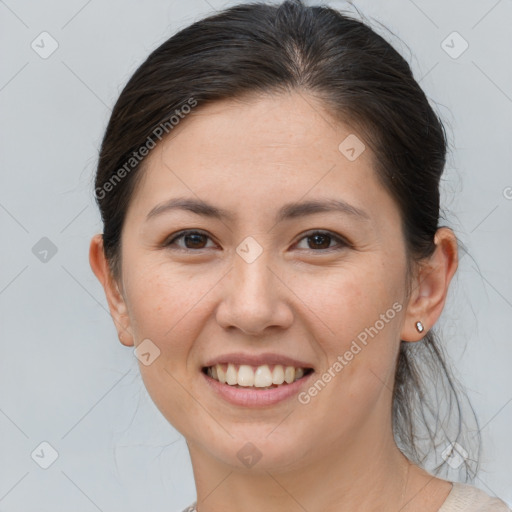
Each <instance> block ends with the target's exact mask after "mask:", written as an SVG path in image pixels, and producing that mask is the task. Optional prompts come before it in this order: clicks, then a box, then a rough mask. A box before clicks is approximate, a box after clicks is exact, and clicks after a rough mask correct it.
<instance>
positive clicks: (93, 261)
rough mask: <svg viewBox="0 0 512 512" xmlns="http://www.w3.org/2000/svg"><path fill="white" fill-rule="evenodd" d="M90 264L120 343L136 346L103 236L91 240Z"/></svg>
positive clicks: (99, 235)
mask: <svg viewBox="0 0 512 512" xmlns="http://www.w3.org/2000/svg"><path fill="white" fill-rule="evenodd" d="M89 263H90V265H91V269H92V271H93V272H94V275H95V276H96V277H97V279H98V281H99V282H100V283H101V285H102V286H103V289H104V291H105V296H106V298H107V302H108V307H109V310H110V315H111V317H112V320H113V321H114V324H115V327H116V329H117V333H118V337H119V341H120V342H121V343H122V344H123V345H126V346H127V347H132V346H133V345H134V340H133V334H132V329H131V326H130V317H129V315H128V310H127V307H126V303H125V300H124V297H123V295H122V293H121V292H120V290H119V286H118V283H117V282H116V280H115V279H114V278H113V276H112V273H111V270H110V267H109V265H108V261H107V259H106V258H105V254H104V251H103V235H102V234H101V233H100V234H97V235H94V237H93V238H92V240H91V245H90V248H89Z"/></svg>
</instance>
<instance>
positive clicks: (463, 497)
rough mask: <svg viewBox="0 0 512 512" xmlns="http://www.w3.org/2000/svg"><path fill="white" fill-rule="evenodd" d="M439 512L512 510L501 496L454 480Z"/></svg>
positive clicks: (502, 511)
mask: <svg viewBox="0 0 512 512" xmlns="http://www.w3.org/2000/svg"><path fill="white" fill-rule="evenodd" d="M439 512H512V511H511V509H510V508H509V507H508V506H507V504H506V503H505V502H504V501H502V500H500V499H499V498H493V497H491V496H489V494H487V493H486V492H484V491H482V490H481V489H478V488H477V487H473V486H472V485H469V484H463V483H460V482H453V488H452V490H451V492H450V494H449V495H448V497H447V498H446V500H445V502H444V503H443V505H442V506H441V508H440V509H439Z"/></svg>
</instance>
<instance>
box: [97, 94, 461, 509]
mask: <svg viewBox="0 0 512 512" xmlns="http://www.w3.org/2000/svg"><path fill="white" fill-rule="evenodd" d="M350 133H353V132H352V131H351V130H350V128H349V127H348V126H346V125H344V124H343V123H340V122H339V121H336V122H335V121H334V119H332V118H331V117H330V116H329V113H328V112H327V111H326V110H324V108H323V107H322V105H321V104H320V103H318V101H317V100H315V99H314V98H313V97H311V96H309V95H308V94H307V93H304V92H301V93H298V92H295V93H290V94H287V95H279V96H271V95H267V96H258V97H252V98H248V99H245V100H244V101H233V100H229V101H227V100H226V101H221V102H216V103H214V104H211V105H207V106H203V107H198V108H197V109H196V111H195V112H194V113H193V114H192V115H189V116H188V117H187V118H186V119H185V120H184V121H182V122H181V124H180V125H178V126H177V127H176V128H175V129H174V131H173V132H172V133H171V136H170V137H169V138H168V139H167V140H165V141H164V142H163V143H161V144H160V145H159V146H157V147H156V148H155V149H154V150H153V151H152V152H151V153H150V155H149V156H148V158H147V160H146V167H145V169H144V176H143V180H142V182H141V183H140V186H139V187H138V188H137V189H136V191H135V194H134V196H133V198H132V201H131V203H130V206H129V209H128V212H127V216H126V221H125V225H124V229H123V234H122V267H121V268H122V273H121V277H120V278H119V279H118V280H115V279H114V278H113V276H112V274H111V273H110V271H109V268H108V265H107V262H106V260H105V258H104V255H103V247H102V239H101V235H96V236H94V237H93V239H92V241H91V246H90V263H91V267H92V269H93V271H94V273H95V275H96V276H97V278H98V279H99V280H100V282H101V283H102V285H103V287H104V289H105V293H106V297H107V300H108V304H109V308H110V312H111V315H112V318H113V320H114V322H115V324H116V327H117V330H118V333H119V338H120V340H121V342H122V343H123V344H124V345H126V346H129V347H131V346H138V345H139V344H140V343H141V342H142V340H144V339H150V340H151V341H152V342H153V343H154V344H155V345H156V346H157V347H158V348H159V350H160V355H159V357H157V358H156V359H155V360H154V362H153V363H152V364H150V365H148V366H146V365H144V364H142V363H139V366H140V371H141V375H142V378H143V380H144V383H145V386H146V387H147V389H148V392H149V394H150V396H151V397H152V399H153V400H154V402H155V404H156V405H157V407H158V408H159V409H160V411H161V412H162V414H163V415H164V417H165V418H166V419H167V420H168V421H169V422H170V423H171V424H172V425H173V426H174V427H175V428H176V429H177V430H179V431H180V432H181V433H182V434H183V435H184V437H185V438H186V441H187V444H188V447H189V451H190V455H191V460H192V465H193V470H194V476H195V480H196V488H197V495H198V511H199V512H220V511H223V512H231V511H233V512H234V511H239V510H245V511H250V512H252V511H254V512H256V511H261V510H269V511H277V510H287V511H303V510H307V511H308V512H320V511H324V512H334V511H336V512H348V511H356V510H364V511H373V510H375V511H377V510H379V512H386V511H393V512H396V511H397V510H401V511H402V512H408V511H413V510H415V511H417V510H422V511H425V512H430V511H431V512H434V511H437V510H438V508H439V507H440V506H441V504H442V503H443V501H444V500H445V498H446V496H447V495H448V493H449V492H450V490H451V483H450V482H447V481H445V480H440V479H437V478H435V477H433V476H432V475H430V474H429V473H427V472H425V471H424V470H422V469H420V468H419V467H417V466H414V465H411V464H410V463H409V462H408V461H407V459H406V458H405V457H404V456H403V455H402V453H401V452H400V451H399V449H398V448H397V446H396V444H395V441H394V439H393V434H392V423H391V404H392V393H391V390H392V388H393V380H394V371H395V361H396V357H397V354H398V350H399V346H400V339H402V340H404V341H407V342H417V341H419V340H421V338H422V337H423V336H424V335H425V334H426V332H427V331H428V330H429V329H430V328H431V327H432V326H433V325H434V324H435V322H436V321H437V319H438V318H439V316H440V314H441V312H442V309H443V307H444V304H445V299H446V295H447V291H448V286H449V283H450V280H451V278H452V276H453V274H454V273H455V271H456V268H457V242H456V238H455V236H454V235H453V232H452V231H451V230H449V229H447V228H441V229H439V230H438V231H437V234H436V237H435V242H436V251H435V253H434V254H433V255H432V257H431V258H429V259H428V260H425V261H423V262H422V265H414V272H413V275H412V276H411V291H410V294H408V293H407V291H408V288H407V279H406V277H407V275H406V263H407V254H406V248H405V240H404V237H403V234H402V231H401V227H400V226H401V224H400V212H399V210H398V207H397V205H396V204H395V203H394V201H393V199H392V198H391V197H390V195H389V194H388V193H387V192H386V191H385V190H384V189H383V187H382V185H381V184H380V183H379V182H378V180H377V177H376V175H375V174H374V171H373V158H374V157H375V156H374V155H373V154H372V152H371V151H370V148H369V147H368V146H366V149H365V151H363V152H362V153H361V154H360V156H359V157H358V158H356V160H354V161H350V160H348V159H347V158H346V157H345V156H344V155H343V154H342V153H341V152H340V151H339V150H338V146H339V144H340V143H341V142H342V141H343V140H344V139H345V137H347V135H349V134H350ZM360 138H361V137H360ZM179 196H185V197H190V198H201V199H204V200H208V201H209V202H211V203H213V204H214V205H216V206H218V207H221V208H224V209H227V210H229V211H230V212H232V213H233V214H234V215H236V220H233V221H230V220H224V221H221V220H218V219H214V218H207V217H202V216H199V215H197V214H194V213H192V212H186V211H177V210H176V211H169V212H167V213H165V214H162V215H161V216H157V217H154V218H153V219H152V220H150V221H147V222H146V221H145V217H146V215H147V214H148V212H149V211H150V210H151V209H152V208H153V207H154V206H155V205H157V204H159V203H161V202H163V201H165V200H168V199H170V198H174V197H179ZM325 198H342V199H343V200H345V201H346V202H348V203H350V204H351V205H354V206H356V207H358V208H360V209H362V210H364V211H365V212H366V213H367V214H368V216H369V219H368V220H365V221H362V220H358V219H356V218H355V217H353V216H350V215H347V214H344V213H341V212H327V213H316V214H314V215H309V216H303V217H299V218H295V219H291V220H285V221H281V222H278V223H276V222H275V220H274V216H275V214H276V212H277V210H278V209H279V208H280V207H281V206H282V205H284V204H285V203H288V202H292V201H302V200H310V199H325ZM186 229H197V230H200V231H201V232H203V233H204V234H205V235H206V237H199V239H197V238H196V239H193V240H190V239H189V240H188V241H187V240H186V239H183V238H181V239H179V240H178V241H176V242H175V243H174V245H173V246H169V247H165V246H164V242H165V241H166V240H170V239H171V238H173V237H171V236H170V235H173V234H178V233H179V232H180V231H183V230H186ZM311 230H322V231H328V232H330V233H331V234H332V235H334V238H328V237H327V239H325V238H324V239H320V241H318V240H315V239H314V238H313V239H312V238H311V237H310V236H309V235H310V233H309V231H311ZM336 235H339V236H341V237H344V238H346V239H347V240H348V241H349V242H350V245H343V244H341V245H339V243H338V242H337V240H336V238H335V236H336ZM248 236H251V237H253V238H254V239H255V240H256V241H257V242H258V244H259V245H260V246H261V248H262V250H263V252H262V254H261V255H260V256H259V257H258V258H257V259H256V260H255V261H254V262H252V263H247V262H246V261H245V260H244V259H243V258H241V257H240V256H239V255H238V254H237V253H236V248H237V247H238V246H239V244H240V243H241V242H242V241H243V240H244V239H245V238H246V237H248ZM173 247H174V248H173ZM180 249H181V250H180ZM395 302H398V303H399V304H400V305H402V309H401V311H400V312H398V313H397V314H396V315H395V316H394V318H393V319H392V320H390V321H389V322H388V323H386V325H385V327H384V328H382V329H381V330H380V331H379V332H378V334H377V335H375V336H374V337H373V338H370V339H369V342H368V344H367V345H366V346H364V348H363V349H362V350H361V351H360V352H359V353H358V354H357V355H356V356H354V358H353V359H352V360H351V361H350V363H349V364H348V365H347V366H346V367H344V368H343V370H342V371H341V372H339V373H338V374H337V375H336V377H335V378H333V379H332V380H331V381H330V382H329V383H328V385H326V386H325V388H324V389H323V390H322V391H321V392H320V393H318V394H317V396H315V397H314V398H312V399H311V401H310V402H309V403H308V404H301V403H299V402H298V401H297V399H296V397H295V398H292V399H289V400H286V401H285V402H282V403H279V404H276V405H272V406H268V407H266V408H263V409H262V408H260V409H257V410H256V409H250V408H246V407H241V406H235V405H231V404H229V403H227V402H226V401H224V400H222V399H221V398H219V397H218V396H216V395H215V394H214V393H213V392H212V391H211V390H210V388H209V387H208V386H207V385H206V383H205V382H204V381H205V379H204V376H203V375H202V374H201V372H200V370H201V368H202V367H203V366H204V364H205V362H206V360H207V359H209V358H211V357H213V356H218V355H222V354H226V353H228V352H244V353H251V354H259V353H262V352H277V353H279V354H287V355H290V356H292V357H295V358H298V359H300V360H304V361H307V362H309V363H310V366H311V367H313V368H314V369H315V371H316V372H317V377H319V376H321V375H322V374H323V373H324V372H325V371H326V370H327V369H328V368H329V367H331V366H332V364H333V363H334V361H336V359H337V357H338V356H339V355H342V354H344V353H345V352H346V351H347V350H348V349H349V348H350V345H351V343H352V341H353V340H354V339H355V338H356V337H357V335H358V334H359V333H361V332H362V331H364V329H365V328H366V327H369V326H373V325H374V324H375V322H376V320H378V319H379V318H380V315H381V314H385V313H386V311H387V310H389V309H390V308H391V307H392V305H393V304H394V303H395ZM417 320H421V321H422V323H423V325H424V326H425V331H424V332H423V333H422V334H420V333H418V332H417V330H416V328H415V323H416V321H417ZM314 380H316V378H315V379H314ZM247 442H251V443H253V444H254V445H255V446H256V447H257V449H258V450H259V452H260V453H261V459H260V460H259V461H258V462H257V463H256V464H255V465H254V466H252V467H250V468H248V467H246V466H245V465H244V464H243V463H242V462H241V461H240V460H239V459H238V457H237V452H238V450H240V449H241V448H242V447H243V446H244V445H245V444H246V443H247Z"/></svg>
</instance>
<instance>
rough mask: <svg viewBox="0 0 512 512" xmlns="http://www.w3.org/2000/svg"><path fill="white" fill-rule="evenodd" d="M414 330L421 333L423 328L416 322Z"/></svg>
mask: <svg viewBox="0 0 512 512" xmlns="http://www.w3.org/2000/svg"><path fill="white" fill-rule="evenodd" d="M416 330H417V331H418V332H423V331H424V330H425V327H423V324H422V323H421V322H419V321H418V322H416Z"/></svg>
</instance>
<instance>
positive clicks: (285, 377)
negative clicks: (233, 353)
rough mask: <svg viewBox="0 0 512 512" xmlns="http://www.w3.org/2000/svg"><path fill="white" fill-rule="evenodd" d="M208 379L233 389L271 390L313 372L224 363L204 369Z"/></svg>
mask: <svg viewBox="0 0 512 512" xmlns="http://www.w3.org/2000/svg"><path fill="white" fill-rule="evenodd" d="M202 372H203V373H204V374H206V375H208V377H210V378H212V379H214V380H216V381H218V382H220V383H221V384H227V385H228V386H231V387H235V388H258V389H272V388H277V387H280V386H286V385H288V384H291V383H292V382H295V381H297V380H299V379H302V378H304V377H305V376H307V375H309V374H310V373H312V372H313V368H296V367H294V366H284V365H281V364H274V365H268V364H264V365H261V366H250V365H247V364H241V365H237V364H233V363H227V364H226V363H224V364H216V365H214V366H208V367H204V368H203V369H202Z"/></svg>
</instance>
